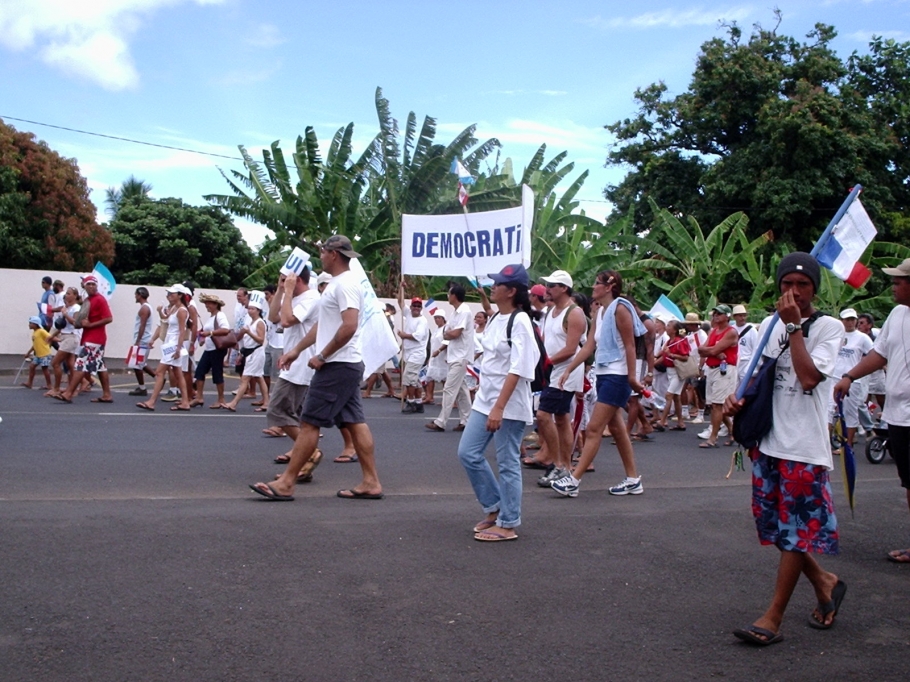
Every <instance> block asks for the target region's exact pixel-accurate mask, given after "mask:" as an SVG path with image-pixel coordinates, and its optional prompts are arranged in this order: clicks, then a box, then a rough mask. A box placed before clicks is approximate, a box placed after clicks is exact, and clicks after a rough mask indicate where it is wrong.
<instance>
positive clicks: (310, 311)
mask: <svg viewBox="0 0 910 682" xmlns="http://www.w3.org/2000/svg"><path fill="white" fill-rule="evenodd" d="M318 306H319V294H318V293H317V292H316V291H315V290H314V289H310V269H309V268H304V269H303V271H302V272H301V273H300V276H299V277H298V276H297V275H294V274H293V273H292V274H290V275H287V276H285V275H281V276H280V277H279V278H278V286H277V287H276V289H275V294H274V295H273V296H272V300H271V301H269V310H268V317H269V322H270V323H271V324H274V325H275V326H276V327H281V328H282V329H283V330H284V331H283V333H282V334H281V336H282V337H284V339H285V340H286V341H287V347H288V348H294V347H295V346H296V345H297V344H298V343H300V341H302V340H303V338H304V337H305V336H306V335H307V332H309V331H310V329H312V328H313V326H315V324H316V319H317V316H318ZM302 357H303V360H302V361H301V362H295V363H293V364H292V365H290V366H289V367H287V368H285V369H279V371H278V378H277V379H276V380H275V381H274V382H273V386H272V388H271V395H270V399H269V406H268V409H267V411H266V421H267V423H268V428H266V429H265V430H264V431H263V433H265V434H266V435H269V436H275V435H278V434H279V433H284V434H285V435H287V436H289V437H290V438H291V439H293V440H296V439H297V436H298V435H299V434H300V410H301V409H302V408H303V400H304V398H305V397H306V392H307V387H308V386H309V385H310V380H311V379H312V377H313V372H312V370H310V369H309V368H308V367H307V365H306V361H307V360H309V358H310V357H311V353H307V352H304V353H303V354H302ZM273 361H274V363H275V365H276V366H277V365H279V364H280V361H281V356H280V355H278V356H276V357H275V358H274V360H273ZM314 454H315V453H314ZM289 461H291V457H290V454H288V453H285V454H283V455H279V456H278V457H276V458H275V462H276V463H277V464H287V463H288V462H289ZM318 463H319V462H318V461H317V462H316V464H318ZM313 468H315V466H314V467H313ZM308 473H310V474H312V471H310V472H308Z"/></svg>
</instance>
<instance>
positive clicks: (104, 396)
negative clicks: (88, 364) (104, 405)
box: [98, 370, 113, 401]
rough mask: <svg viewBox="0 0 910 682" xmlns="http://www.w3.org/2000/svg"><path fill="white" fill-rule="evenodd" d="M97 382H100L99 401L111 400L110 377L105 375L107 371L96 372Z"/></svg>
mask: <svg viewBox="0 0 910 682" xmlns="http://www.w3.org/2000/svg"><path fill="white" fill-rule="evenodd" d="M98 381H100V382H101V400H104V401H107V400H113V396H112V395H111V377H110V375H109V374H108V373H107V370H104V371H103V372H98Z"/></svg>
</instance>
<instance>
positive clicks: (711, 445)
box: [698, 441, 720, 450]
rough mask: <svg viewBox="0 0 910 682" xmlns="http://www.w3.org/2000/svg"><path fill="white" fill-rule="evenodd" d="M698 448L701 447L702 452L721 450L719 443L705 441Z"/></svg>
mask: <svg viewBox="0 0 910 682" xmlns="http://www.w3.org/2000/svg"><path fill="white" fill-rule="evenodd" d="M698 447H700V448H701V449H702V450H710V449H711V448H719V447H720V446H719V445H718V444H717V443H709V442H708V441H705V442H704V443H702V444H701V445H699V446H698Z"/></svg>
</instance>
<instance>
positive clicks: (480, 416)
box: [458, 265, 540, 542]
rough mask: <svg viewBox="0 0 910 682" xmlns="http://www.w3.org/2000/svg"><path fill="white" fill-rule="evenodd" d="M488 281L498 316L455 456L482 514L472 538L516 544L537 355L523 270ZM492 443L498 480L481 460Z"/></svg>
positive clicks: (489, 329)
mask: <svg viewBox="0 0 910 682" xmlns="http://www.w3.org/2000/svg"><path fill="white" fill-rule="evenodd" d="M489 277H490V278H491V279H492V280H493V282H494V284H493V289H492V292H491V294H490V298H491V300H492V301H493V303H495V304H496V305H497V306H498V307H499V312H498V313H497V314H496V315H494V316H493V317H491V318H490V320H489V321H488V323H487V325H486V329H485V333H484V336H483V361H482V364H481V367H480V385H479V387H478V390H477V398H476V400H475V401H474V404H473V406H472V408H471V414H470V417H469V418H468V422H467V425H466V426H465V430H464V432H463V433H462V435H461V442H460V443H459V444H458V457H459V459H460V460H461V464H462V466H464V468H465V472H467V475H468V480H469V481H470V482H471V486H472V487H473V488H474V494H475V495H476V496H477V500H478V501H479V502H480V504H481V506H482V507H483V511H484V513H485V514H486V516H485V517H484V518H483V520H481V521H480V522H479V523H477V524H476V525H475V526H474V539H475V540H480V541H481V542H501V541H505V540H516V539H517V538H518V535H517V533H516V532H515V529H516V528H517V527H518V526H519V525H520V524H521V462H520V457H521V437H522V435H523V434H524V430H525V426H526V425H527V424H531V423H532V422H533V418H534V415H533V411H532V408H531V380H532V379H533V378H534V370H535V368H536V366H537V361H538V359H539V357H540V353H539V351H538V348H537V341H536V339H535V337H534V330H533V328H532V327H531V318H530V317H529V315H528V313H529V311H530V309H531V303H530V300H529V298H528V272H527V270H525V268H524V266H523V265H507V266H506V267H504V268H503V269H502V270H501V271H500V272H498V273H496V274H491V275H489ZM491 440H492V441H493V442H494V445H495V447H496V464H497V468H498V469H499V478H498V479H497V477H496V475H495V474H494V473H493V469H492V467H491V466H490V464H489V462H487V459H486V457H484V451H485V450H486V448H487V445H489V443H490V441H491Z"/></svg>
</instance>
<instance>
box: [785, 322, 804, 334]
mask: <svg viewBox="0 0 910 682" xmlns="http://www.w3.org/2000/svg"><path fill="white" fill-rule="evenodd" d="M785 329H786V330H787V334H794V333H796V332H800V331H802V330H803V328H802V327H801V326H800V325H798V324H793V323H792V322H788V323H787V326H786V327H785Z"/></svg>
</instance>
